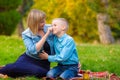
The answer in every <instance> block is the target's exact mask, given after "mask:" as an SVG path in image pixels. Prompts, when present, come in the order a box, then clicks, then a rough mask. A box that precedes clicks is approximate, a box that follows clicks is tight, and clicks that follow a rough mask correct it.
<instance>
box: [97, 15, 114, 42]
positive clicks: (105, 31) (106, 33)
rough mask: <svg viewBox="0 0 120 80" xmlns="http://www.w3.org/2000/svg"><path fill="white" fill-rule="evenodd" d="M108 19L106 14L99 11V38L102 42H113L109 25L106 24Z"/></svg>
mask: <svg viewBox="0 0 120 80" xmlns="http://www.w3.org/2000/svg"><path fill="white" fill-rule="evenodd" d="M108 20H109V19H108V15H107V14H102V13H99V14H98V15H97V22H98V31H99V38H100V42H101V43H102V44H111V43H114V38H113V36H112V34H111V29H110V26H109V25H108V24H107V23H108Z"/></svg>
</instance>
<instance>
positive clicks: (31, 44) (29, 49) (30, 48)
mask: <svg viewBox="0 0 120 80" xmlns="http://www.w3.org/2000/svg"><path fill="white" fill-rule="evenodd" d="M48 27H50V26H49V25H45V26H44V32H45V33H46V32H47V29H48ZM53 37H54V35H53V34H52V33H51V34H50V35H49V36H48V38H47V40H46V41H47V42H48V44H49V46H50V50H51V54H54V49H53ZM22 38H23V41H24V44H25V46H26V54H27V55H28V56H31V57H33V58H36V59H40V58H39V57H38V55H39V53H41V51H42V50H43V47H42V48H41V50H40V51H37V50H36V47H35V45H36V43H37V42H38V41H39V40H41V36H39V35H34V34H33V33H32V32H31V30H30V29H29V28H28V29H26V30H25V31H24V32H22Z"/></svg>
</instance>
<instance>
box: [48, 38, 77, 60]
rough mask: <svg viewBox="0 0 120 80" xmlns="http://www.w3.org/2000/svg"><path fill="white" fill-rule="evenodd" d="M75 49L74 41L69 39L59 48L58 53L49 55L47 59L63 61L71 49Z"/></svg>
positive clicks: (69, 54)
mask: <svg viewBox="0 0 120 80" xmlns="http://www.w3.org/2000/svg"><path fill="white" fill-rule="evenodd" d="M74 49H75V44H74V41H73V40H72V39H71V40H70V41H67V42H66V44H65V45H64V47H63V49H62V50H61V52H60V54H59V55H49V56H48V60H49V61H50V62H63V61H66V60H67V59H68V58H69V57H71V55H72V54H73V50H74Z"/></svg>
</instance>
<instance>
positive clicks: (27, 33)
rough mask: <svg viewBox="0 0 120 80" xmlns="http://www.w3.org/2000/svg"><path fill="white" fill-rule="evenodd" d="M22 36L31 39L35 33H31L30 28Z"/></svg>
mask: <svg viewBox="0 0 120 80" xmlns="http://www.w3.org/2000/svg"><path fill="white" fill-rule="evenodd" d="M22 35H26V36H28V37H31V36H32V35H33V33H32V32H31V30H30V29H29V28H27V29H26V30H25V31H23V32H22Z"/></svg>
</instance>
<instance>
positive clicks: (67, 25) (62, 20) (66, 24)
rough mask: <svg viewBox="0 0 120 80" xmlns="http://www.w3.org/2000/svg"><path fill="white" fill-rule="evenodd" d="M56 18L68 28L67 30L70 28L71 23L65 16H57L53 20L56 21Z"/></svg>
mask: <svg viewBox="0 0 120 80" xmlns="http://www.w3.org/2000/svg"><path fill="white" fill-rule="evenodd" d="M55 20H59V21H61V24H62V25H64V26H65V27H66V29H65V30H66V31H67V30H68V27H69V24H68V21H67V20H66V19H65V18H55V19H53V20H52V21H55Z"/></svg>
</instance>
